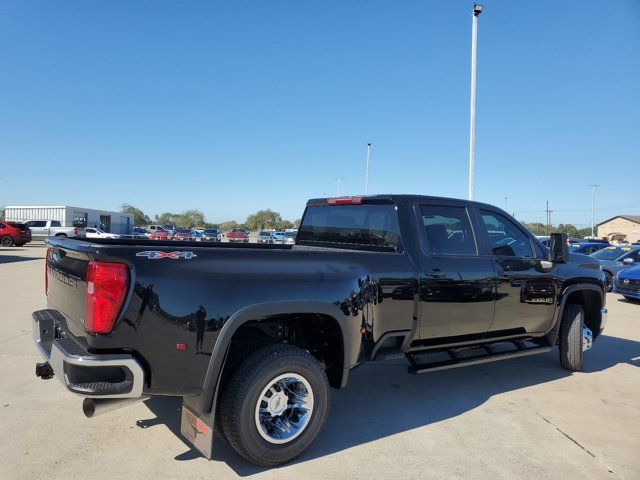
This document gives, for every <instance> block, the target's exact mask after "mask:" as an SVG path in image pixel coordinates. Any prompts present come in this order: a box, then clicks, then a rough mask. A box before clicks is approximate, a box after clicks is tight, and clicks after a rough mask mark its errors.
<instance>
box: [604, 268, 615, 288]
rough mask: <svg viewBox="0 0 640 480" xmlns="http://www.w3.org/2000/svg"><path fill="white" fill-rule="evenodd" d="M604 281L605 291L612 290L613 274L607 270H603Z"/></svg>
mask: <svg viewBox="0 0 640 480" xmlns="http://www.w3.org/2000/svg"><path fill="white" fill-rule="evenodd" d="M604 282H605V288H606V290H607V292H610V291H611V290H613V275H612V274H611V273H609V272H607V271H605V272H604Z"/></svg>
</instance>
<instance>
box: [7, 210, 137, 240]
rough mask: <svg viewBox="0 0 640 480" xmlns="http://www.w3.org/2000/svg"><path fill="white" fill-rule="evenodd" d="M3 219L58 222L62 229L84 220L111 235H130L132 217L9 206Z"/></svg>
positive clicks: (129, 215) (125, 214)
mask: <svg viewBox="0 0 640 480" xmlns="http://www.w3.org/2000/svg"><path fill="white" fill-rule="evenodd" d="M4 218H5V220H6V221H8V222H28V221H29V220H58V221H59V222H60V223H61V224H62V226H63V227H72V226H73V222H74V220H76V219H79V218H81V219H84V220H85V222H86V225H87V227H99V228H103V229H104V230H105V231H107V232H111V233H120V234H125V233H131V231H132V229H133V215H131V214H128V213H122V212H109V211H106V210H94V209H92V208H80V207H69V206H48V205H47V206H31V205H18V206H16V205H11V206H7V207H4Z"/></svg>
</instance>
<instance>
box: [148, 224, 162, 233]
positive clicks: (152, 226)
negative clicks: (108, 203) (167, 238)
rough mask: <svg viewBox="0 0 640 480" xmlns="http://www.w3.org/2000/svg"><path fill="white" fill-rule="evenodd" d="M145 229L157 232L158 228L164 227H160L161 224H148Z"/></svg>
mask: <svg viewBox="0 0 640 480" xmlns="http://www.w3.org/2000/svg"><path fill="white" fill-rule="evenodd" d="M147 230H149V232H151V233H153V232H157V231H158V230H160V231H164V228H162V226H161V225H149V228H148V229H147Z"/></svg>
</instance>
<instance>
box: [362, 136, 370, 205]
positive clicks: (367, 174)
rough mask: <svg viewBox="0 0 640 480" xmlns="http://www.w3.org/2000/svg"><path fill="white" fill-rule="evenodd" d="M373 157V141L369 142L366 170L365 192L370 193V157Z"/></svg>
mask: <svg viewBox="0 0 640 480" xmlns="http://www.w3.org/2000/svg"><path fill="white" fill-rule="evenodd" d="M370 158H371V142H369V143H367V167H366V168H365V170H364V194H365V195H367V194H368V193H369V159H370Z"/></svg>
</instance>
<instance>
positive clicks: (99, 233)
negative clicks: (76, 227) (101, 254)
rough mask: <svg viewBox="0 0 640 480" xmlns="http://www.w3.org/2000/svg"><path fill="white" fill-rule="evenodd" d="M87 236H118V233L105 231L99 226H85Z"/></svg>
mask: <svg viewBox="0 0 640 480" xmlns="http://www.w3.org/2000/svg"><path fill="white" fill-rule="evenodd" d="M85 234H86V236H87V238H120V235H116V234H115V233H109V232H105V231H104V230H101V229H99V228H93V227H87V228H86V229H85Z"/></svg>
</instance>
